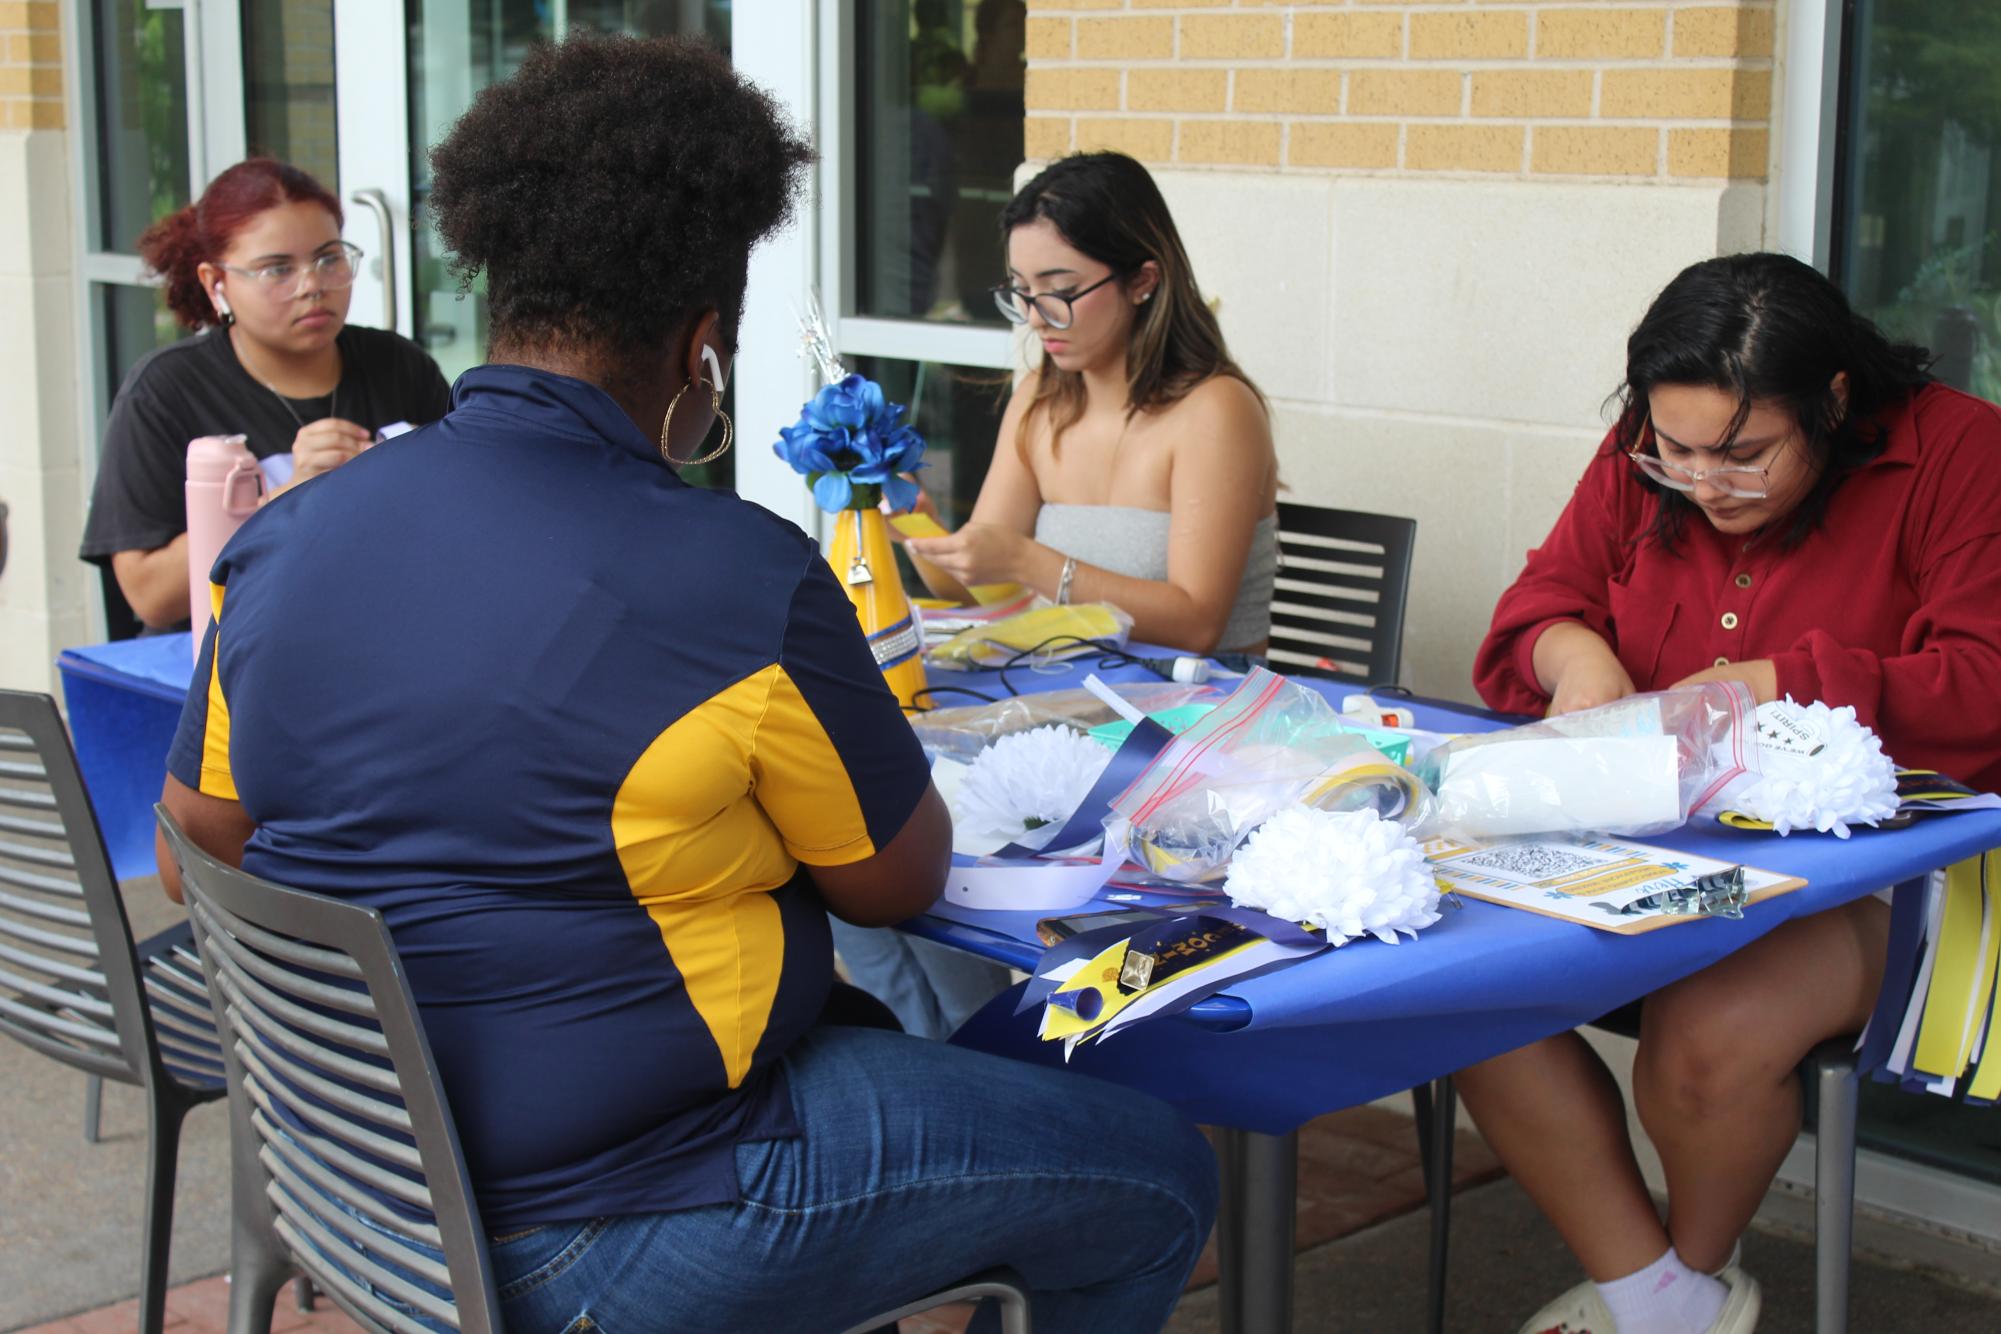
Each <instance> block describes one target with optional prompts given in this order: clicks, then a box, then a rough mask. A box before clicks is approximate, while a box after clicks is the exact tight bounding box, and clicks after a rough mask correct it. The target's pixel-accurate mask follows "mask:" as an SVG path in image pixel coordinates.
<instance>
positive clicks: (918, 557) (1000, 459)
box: [903, 373, 1042, 603]
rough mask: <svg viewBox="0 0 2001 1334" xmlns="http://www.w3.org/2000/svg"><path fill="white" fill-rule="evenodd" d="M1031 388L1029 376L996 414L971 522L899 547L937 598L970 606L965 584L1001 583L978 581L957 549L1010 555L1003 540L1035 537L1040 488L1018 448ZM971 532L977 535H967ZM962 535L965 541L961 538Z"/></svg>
mask: <svg viewBox="0 0 2001 1334" xmlns="http://www.w3.org/2000/svg"><path fill="white" fill-rule="evenodd" d="M1035 383H1036V381H1035V376H1034V374H1033V373H1031V374H1030V375H1029V376H1028V378H1027V379H1025V380H1023V381H1022V382H1021V383H1020V384H1019V385H1018V386H1016V387H1015V391H1014V393H1013V394H1011V395H1010V396H1009V397H1008V401H1007V410H1006V411H1005V412H1003V413H1002V414H1001V423H1000V434H999V436H998V438H997V439H996V440H995V443H994V456H993V461H992V462H991V463H989V464H988V465H987V476H986V480H985V481H983V482H981V483H980V497H979V499H978V500H976V501H974V502H973V514H972V517H971V518H970V519H968V520H966V522H965V523H964V524H963V525H962V526H961V527H960V529H959V531H958V532H957V533H953V534H952V535H951V536H949V537H938V538H920V539H917V540H915V541H907V542H905V543H904V544H903V547H904V550H905V551H907V552H909V553H910V563H911V564H912V565H913V566H914V567H915V568H916V570H917V577H918V578H919V579H922V580H923V581H924V586H925V587H926V588H928V589H930V590H931V591H932V593H934V594H936V595H937V596H938V597H941V598H950V599H952V600H953V601H954V602H959V603H971V602H972V601H973V594H972V590H971V589H970V588H969V587H968V585H969V584H976V583H988V582H1000V580H999V579H993V580H988V579H984V578H981V577H979V576H978V575H977V574H976V573H975V572H974V567H973V565H972V564H971V562H970V561H969V560H965V559H960V558H959V557H961V556H962V555H965V556H970V555H971V553H970V552H965V553H962V552H961V551H960V548H961V547H963V546H966V545H967V544H970V543H978V544H979V547H978V550H979V551H980V552H987V551H989V550H991V549H993V548H994V547H996V546H997V545H1002V546H1006V547H1007V548H1008V549H1009V550H1012V543H1007V542H1005V539H1006V538H1008V537H1019V538H1021V539H1023V540H1024V541H1026V540H1027V539H1028V538H1029V536H1030V535H1031V534H1032V533H1034V532H1035V516H1036V514H1037V513H1038V512H1040V510H1041V509H1042V488H1041V487H1040V486H1039V485H1037V483H1036V480H1035V472H1034V470H1033V469H1031V468H1030V467H1029V466H1028V460H1027V459H1026V458H1024V457H1023V456H1022V451H1021V447H1020V445H1019V444H1018V441H1019V439H1020V435H1021V422H1022V419H1023V418H1024V417H1025V416H1027V414H1028V405H1029V404H1030V403H1031V402H1033V401H1034V399H1035ZM975 527H977V528H978V529H979V530H980V531H977V532H973V533H970V534H967V533H966V530H967V529H969V528H975ZM961 534H965V536H964V537H963V538H961ZM934 548H936V550H934ZM941 554H942V555H943V558H944V559H945V560H947V561H950V562H951V563H952V565H953V566H954V567H955V568H950V569H948V568H947V567H946V566H945V565H943V564H940V563H939V560H938V559H936V557H937V556H939V555H941Z"/></svg>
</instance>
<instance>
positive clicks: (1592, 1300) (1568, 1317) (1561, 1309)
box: [1516, 1278, 1618, 1334]
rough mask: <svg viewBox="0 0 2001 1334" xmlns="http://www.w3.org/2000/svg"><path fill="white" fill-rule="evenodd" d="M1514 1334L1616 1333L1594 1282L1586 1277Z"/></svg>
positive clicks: (1610, 1314)
mask: <svg viewBox="0 0 2001 1334" xmlns="http://www.w3.org/2000/svg"><path fill="white" fill-rule="evenodd" d="M1516 1334H1618V1328H1617V1326H1615V1325H1614V1324H1613V1323H1612V1313H1611V1311H1609V1310H1607V1309H1606V1307H1605V1299H1604V1298H1603V1297H1601V1296H1599V1295H1598V1285H1597V1284H1596V1283H1593V1282H1592V1281H1591V1280H1590V1279H1588V1278H1587V1279H1585V1280H1584V1281H1583V1282H1582V1283H1580V1284H1578V1285H1577V1286H1576V1287H1574V1288H1572V1289H1571V1290H1570V1291H1568V1292H1566V1293H1564V1294H1563V1295H1562V1296H1561V1297H1558V1298H1557V1299H1556V1300H1555V1301H1553V1302H1551V1303H1550V1304H1549V1305H1547V1306H1545V1307H1543V1308H1542V1310H1540V1311H1537V1312H1536V1313H1535V1314H1534V1315H1532V1316H1530V1317H1529V1318H1528V1323H1527V1324H1525V1325H1523V1326H1522V1327H1521V1329H1520V1330H1518V1331H1517V1332H1516Z"/></svg>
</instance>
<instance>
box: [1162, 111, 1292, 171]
mask: <svg viewBox="0 0 2001 1334" xmlns="http://www.w3.org/2000/svg"><path fill="white" fill-rule="evenodd" d="M1278 138H1279V127H1278V126H1276V125H1272V124H1266V123H1261V122H1258V121H1229V120H1184V121H1182V122H1181V143H1180V146H1179V148H1178V149H1177V150H1176V151H1175V155H1174V156H1175V160H1176V161H1178V162H1213V163H1229V164H1233V165H1243V166H1262V167H1276V166H1277V165H1278Z"/></svg>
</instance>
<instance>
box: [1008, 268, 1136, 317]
mask: <svg viewBox="0 0 2001 1334" xmlns="http://www.w3.org/2000/svg"><path fill="white" fill-rule="evenodd" d="M1118 276H1119V273H1118V270H1116V269H1114V270H1113V271H1112V272H1110V273H1108V274H1106V275H1105V276H1104V277H1102V278H1100V279H1098V281H1096V282H1094V283H1092V284H1091V285H1090V286H1089V287H1080V288H1078V289H1077V290H1076V291H1074V292H1031V291H1029V290H1028V289H1027V288H1026V287H1010V286H1008V285H1007V284H1006V283H1001V284H999V285H998V286H996V287H995V288H994V289H993V291H994V304H995V305H996V306H999V307H1000V313H1001V314H1003V315H1005V316H1007V318H1008V320H1009V322H1010V323H1013V324H1026V323H1028V308H1029V307H1030V306H1033V307H1035V309H1036V313H1037V314H1039V315H1041V316H1042V322H1043V323H1044V324H1046V325H1048V326H1049V327H1050V328H1052V329H1067V328H1069V327H1070V326H1071V325H1072V324H1074V323H1076V322H1077V311H1076V309H1075V307H1076V305H1077V302H1078V301H1079V300H1081V299H1082V298H1084V297H1087V296H1089V295H1090V294H1091V293H1093V292H1095V291H1097V290H1098V289H1099V288H1100V287H1103V286H1104V285H1105V284H1106V283H1108V282H1110V281H1112V279H1114V278H1116V277H1118Z"/></svg>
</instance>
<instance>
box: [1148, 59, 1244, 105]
mask: <svg viewBox="0 0 2001 1334" xmlns="http://www.w3.org/2000/svg"><path fill="white" fill-rule="evenodd" d="M1229 102H1230V76H1229V74H1228V73H1227V72H1226V71H1223V70H1219V69H1135V70H1128V71H1127V72H1126V110H1127V111H1222V110H1224V109H1225V108H1226V107H1227V106H1228V105H1229Z"/></svg>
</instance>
